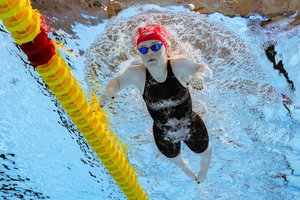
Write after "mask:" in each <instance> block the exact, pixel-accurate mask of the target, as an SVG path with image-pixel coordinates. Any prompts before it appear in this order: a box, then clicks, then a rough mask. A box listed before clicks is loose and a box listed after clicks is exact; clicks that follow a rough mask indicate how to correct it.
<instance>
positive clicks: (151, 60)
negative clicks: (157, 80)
mask: <svg viewBox="0 0 300 200" xmlns="http://www.w3.org/2000/svg"><path fill="white" fill-rule="evenodd" d="M155 60H156V59H150V60H148V62H153V61H155Z"/></svg>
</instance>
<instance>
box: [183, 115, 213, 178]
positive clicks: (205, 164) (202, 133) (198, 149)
mask: <svg viewBox="0 0 300 200" xmlns="http://www.w3.org/2000/svg"><path fill="white" fill-rule="evenodd" d="M190 128H191V131H190V135H189V137H188V138H187V139H185V140H184V142H185V143H186V144H187V146H188V147H189V148H190V149H191V150H192V151H193V152H195V153H197V154H198V155H200V156H201V162H200V171H199V173H198V174H197V179H196V180H197V182H198V183H202V182H203V181H204V180H205V179H206V176H207V172H208V168H209V165H210V162H211V155H212V147H211V144H210V143H209V138H208V133H207V129H206V127H205V124H204V122H203V120H202V119H201V117H200V116H199V115H198V114H196V113H194V114H193V117H192V123H191V127H190Z"/></svg>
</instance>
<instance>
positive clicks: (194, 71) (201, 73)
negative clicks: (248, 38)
mask: <svg viewBox="0 0 300 200" xmlns="http://www.w3.org/2000/svg"><path fill="white" fill-rule="evenodd" d="M169 45H170V42H169V34H168V32H167V31H166V29H165V28H163V27H161V26H159V25H157V24H150V25H146V26H144V27H141V28H139V29H138V30H137V40H136V47H137V49H138V52H139V56H140V57H141V60H142V63H141V64H140V65H137V66H133V67H129V68H128V69H127V70H126V71H125V72H124V73H123V74H121V75H119V76H117V77H115V78H113V79H111V80H110V81H109V83H108V85H107V87H106V90H105V92H104V94H103V95H102V97H101V99H100V105H101V106H104V105H105V104H106V103H107V102H109V101H111V100H112V99H113V98H115V96H116V95H117V93H118V92H119V91H121V90H122V89H124V88H125V87H127V86H129V85H133V86H135V87H136V88H138V90H139V91H140V93H141V94H142V95H143V99H144V101H145V102H146V105H147V109H148V111H149V114H150V116H151V117H152V119H153V122H154V123H153V135H154V140H155V143H156V146H157V147H158V149H159V151H160V152H161V153H162V154H164V155H165V156H166V157H167V158H168V159H169V160H170V161H172V162H173V163H175V164H176V165H177V166H178V167H180V168H181V169H182V170H183V172H184V173H185V174H186V175H187V176H189V177H190V178H192V179H193V180H196V181H197V182H198V183H202V182H203V181H204V180H205V178H206V176H207V172H208V168H209V165H210V162H211V155H212V147H211V145H210V143H209V137H208V133H207V129H206V127H205V124H204V122H203V120H202V119H201V117H200V116H199V115H198V114H197V113H195V112H193V110H192V99H191V95H190V93H189V89H188V85H191V86H192V87H193V88H195V89H198V90H201V89H202V86H203V85H202V83H203V82H202V80H203V78H204V77H211V76H212V72H211V70H210V68H209V67H208V66H206V65H204V64H200V63H196V62H194V61H191V60H189V59H188V58H185V57H176V58H175V57H173V58H172V57H170V55H169V51H168V48H169ZM181 141H183V142H184V143H185V144H186V145H187V146H188V147H189V148H190V149H191V150H192V151H193V152H195V153H196V154H198V155H200V156H201V162H200V171H199V173H198V174H197V175H196V174H195V173H194V172H193V171H192V170H191V168H190V167H189V163H188V161H187V160H185V159H183V158H182V157H181V151H180V149H181Z"/></svg>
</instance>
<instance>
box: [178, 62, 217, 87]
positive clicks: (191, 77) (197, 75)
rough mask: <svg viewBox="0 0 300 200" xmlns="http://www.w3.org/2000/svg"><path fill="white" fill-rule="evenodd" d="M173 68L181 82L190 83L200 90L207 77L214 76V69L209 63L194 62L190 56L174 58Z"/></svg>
mask: <svg viewBox="0 0 300 200" xmlns="http://www.w3.org/2000/svg"><path fill="white" fill-rule="evenodd" d="M172 68H173V71H174V73H175V75H176V77H177V78H179V79H180V82H182V83H185V84H186V85H189V84H190V85H191V86H192V87H193V88H195V89H198V90H201V89H202V86H203V79H204V78H205V77H208V78H212V71H211V69H210V68H209V67H208V66H207V65H205V64H203V63H197V62H194V61H192V60H190V59H188V58H179V59H174V60H172Z"/></svg>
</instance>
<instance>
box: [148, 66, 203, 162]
mask: <svg viewBox="0 0 300 200" xmlns="http://www.w3.org/2000/svg"><path fill="white" fill-rule="evenodd" d="M167 69H168V75H167V79H166V80H165V81H164V82H163V83H159V82H157V81H155V80H154V78H153V77H152V76H151V74H150V73H149V71H148V69H146V83H145V90H144V94H143V98H144V100H145V102H146V105H147V109H148V111H149V113H150V115H151V117H152V119H153V121H154V123H153V135H154V140H155V143H156V145H157V147H158V149H159V150H160V151H161V152H162V153H163V154H164V155H165V156H167V157H176V156H177V155H178V154H179V153H180V142H181V140H183V141H184V142H185V143H186V144H187V146H188V147H189V148H190V149H191V150H192V151H194V152H196V153H201V152H203V151H205V149H206V148H207V146H208V134H207V130H206V127H205V124H204V122H203V120H202V119H201V118H200V116H199V115H198V114H197V113H195V112H193V110H192V99H191V95H190V93H189V90H188V88H185V87H183V86H182V85H181V83H180V82H179V81H178V80H177V78H176V77H175V75H174V73H173V71H172V67H171V65H170V61H168V67H167Z"/></svg>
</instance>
